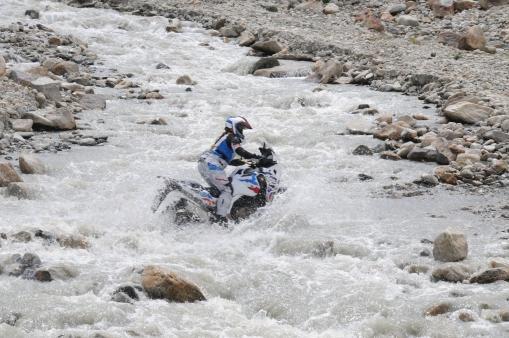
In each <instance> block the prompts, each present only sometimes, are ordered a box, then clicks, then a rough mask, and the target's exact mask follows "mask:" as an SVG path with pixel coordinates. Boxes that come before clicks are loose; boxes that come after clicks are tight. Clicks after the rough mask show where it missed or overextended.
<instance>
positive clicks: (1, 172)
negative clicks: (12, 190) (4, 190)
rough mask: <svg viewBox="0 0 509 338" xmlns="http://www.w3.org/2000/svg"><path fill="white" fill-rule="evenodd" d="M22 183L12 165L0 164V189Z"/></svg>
mask: <svg viewBox="0 0 509 338" xmlns="http://www.w3.org/2000/svg"><path fill="white" fill-rule="evenodd" d="M13 182H23V180H22V179H21V177H20V176H19V175H18V173H17V172H16V170H14V167H13V166H12V164H10V163H8V162H0V187H6V186H7V185H9V183H13Z"/></svg>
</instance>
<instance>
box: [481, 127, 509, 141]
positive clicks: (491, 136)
mask: <svg viewBox="0 0 509 338" xmlns="http://www.w3.org/2000/svg"><path fill="white" fill-rule="evenodd" d="M483 137H484V139H488V140H493V141H495V142H497V143H504V142H509V134H507V133H504V132H503V131H500V130H490V131H488V132H486V133H484V135H483Z"/></svg>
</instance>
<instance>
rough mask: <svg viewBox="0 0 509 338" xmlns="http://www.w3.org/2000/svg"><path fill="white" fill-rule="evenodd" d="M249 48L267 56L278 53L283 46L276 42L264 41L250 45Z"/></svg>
mask: <svg viewBox="0 0 509 338" xmlns="http://www.w3.org/2000/svg"><path fill="white" fill-rule="evenodd" d="M251 48H253V49H254V50H257V51H260V52H263V53H265V54H268V55H272V54H276V53H279V52H280V51H282V50H283V48H284V47H283V45H281V44H280V43H279V42H277V41H276V40H266V41H258V42H256V43H254V44H253V45H251Z"/></svg>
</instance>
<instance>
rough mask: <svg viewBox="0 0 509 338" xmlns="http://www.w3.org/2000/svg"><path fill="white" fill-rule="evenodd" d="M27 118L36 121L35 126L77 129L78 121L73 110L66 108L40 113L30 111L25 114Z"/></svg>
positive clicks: (24, 116)
mask: <svg viewBox="0 0 509 338" xmlns="http://www.w3.org/2000/svg"><path fill="white" fill-rule="evenodd" d="M23 118H25V119H31V120H33V121H34V128H42V129H55V130H72V129H76V121H75V119H74V115H73V114H72V112H71V111H70V110H68V109H66V108H58V109H56V110H54V111H49V112H48V111H42V112H40V113H35V112H28V113H25V114H24V115H23Z"/></svg>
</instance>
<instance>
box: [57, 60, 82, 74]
mask: <svg viewBox="0 0 509 338" xmlns="http://www.w3.org/2000/svg"><path fill="white" fill-rule="evenodd" d="M49 70H50V71H51V72H52V73H53V74H55V75H65V74H77V73H79V71H80V68H79V66H78V64H76V63H74V62H72V61H62V62H59V63H57V64H56V65H54V66H52V67H51V68H50V69H49Z"/></svg>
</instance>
